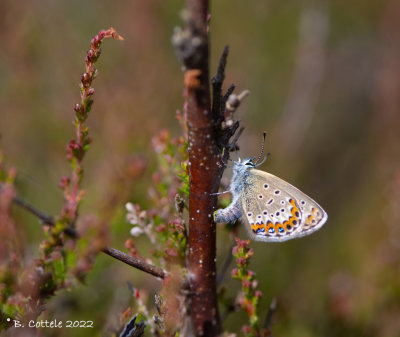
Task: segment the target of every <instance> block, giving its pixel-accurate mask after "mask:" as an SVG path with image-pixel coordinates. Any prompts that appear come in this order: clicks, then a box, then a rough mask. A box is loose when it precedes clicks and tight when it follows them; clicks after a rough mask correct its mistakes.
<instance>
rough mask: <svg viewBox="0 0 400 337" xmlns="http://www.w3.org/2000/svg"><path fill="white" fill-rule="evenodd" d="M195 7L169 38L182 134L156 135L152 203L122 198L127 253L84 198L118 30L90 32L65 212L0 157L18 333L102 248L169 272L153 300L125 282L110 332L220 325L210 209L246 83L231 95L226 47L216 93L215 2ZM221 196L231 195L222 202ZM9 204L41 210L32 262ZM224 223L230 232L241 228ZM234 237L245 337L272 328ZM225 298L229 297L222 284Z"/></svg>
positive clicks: (1, 272) (4, 255)
mask: <svg viewBox="0 0 400 337" xmlns="http://www.w3.org/2000/svg"><path fill="white" fill-rule="evenodd" d="M196 4H197V5H199V6H200V7H197V6H196ZM187 10H188V12H187V13H186V15H184V27H183V29H176V31H175V33H174V36H173V45H174V47H175V49H176V53H177V55H178V57H179V59H180V60H181V61H182V63H183V69H184V86H185V87H184V94H183V96H184V105H183V112H180V111H178V112H177V114H176V120H177V122H178V123H179V124H180V126H181V131H182V135H181V136H178V137H174V136H172V135H171V133H170V132H169V131H168V130H161V131H160V132H159V133H158V134H157V135H155V136H154V137H153V139H152V145H153V150H154V152H155V153H156V156H157V167H156V169H155V170H154V172H153V175H152V185H151V186H150V187H149V188H148V193H149V196H150V207H147V208H144V207H143V206H142V205H141V204H140V203H131V202H128V203H127V204H126V205H125V208H126V221H127V223H129V224H130V225H131V226H132V227H131V229H130V237H128V238H127V239H126V241H125V248H126V250H127V253H124V252H121V251H119V250H117V249H115V248H112V247H108V246H107V244H108V242H109V233H108V232H109V224H108V223H107V220H106V219H104V218H103V219H102V218H100V217H98V216H96V215H93V214H80V206H81V203H82V200H83V199H84V197H85V191H84V189H83V188H82V181H83V179H84V165H83V160H84V158H85V155H86V153H87V151H88V150H89V147H90V143H91V141H92V139H91V137H90V135H89V128H88V126H87V119H88V118H89V117H90V115H91V114H92V113H93V112H92V106H93V102H94V93H95V90H94V88H93V81H94V79H95V78H96V76H97V74H98V70H97V69H96V68H95V67H94V65H95V63H96V61H97V60H98V58H99V57H100V54H101V49H100V46H101V45H102V43H103V42H104V40H105V39H107V38H113V39H117V40H123V38H122V37H121V36H120V35H119V34H118V33H117V32H116V31H115V30H114V29H113V28H109V29H107V30H101V31H100V32H99V33H98V34H97V35H96V36H95V37H94V38H93V39H92V40H91V42H90V48H89V50H88V51H87V54H86V58H85V72H84V73H83V74H82V75H81V81H80V102H79V103H77V104H76V105H75V107H74V121H73V124H74V129H75V137H74V138H73V139H72V140H71V141H69V143H68V145H67V147H66V158H67V160H68V162H69V163H70V166H71V174H70V176H65V177H62V179H61V182H60V184H59V187H60V188H61V189H62V191H63V205H62V208H61V211H60V213H59V214H58V215H57V216H55V217H53V216H50V215H48V214H45V213H44V212H42V211H41V210H39V209H37V208H35V207H34V206H32V205H31V204H29V203H28V202H26V201H25V200H22V199H21V198H20V197H19V196H18V193H17V189H16V187H15V185H14V180H15V176H16V170H15V169H14V168H11V169H8V170H6V169H5V165H4V158H3V156H2V155H0V183H1V185H0V192H1V193H0V219H1V227H0V234H1V236H2V238H3V239H4V241H5V242H6V244H5V245H2V246H1V247H0V258H1V266H0V300H1V308H0V309H1V312H0V322H1V325H0V328H1V329H3V330H7V329H8V330H11V331H12V333H16V334H17V335H18V334H21V331H23V332H22V334H26V335H29V334H35V332H32V331H30V330H29V329H26V330H21V329H20V330H18V329H17V328H16V327H15V322H19V323H18V324H22V323H20V322H24V323H26V322H28V321H30V320H34V321H35V320H37V319H38V317H39V316H40V315H41V314H42V313H43V312H44V311H45V310H46V304H47V302H48V300H49V299H50V298H52V297H55V296H57V294H58V293H59V292H60V291H61V290H63V289H66V290H68V289H71V288H72V287H74V286H75V285H76V284H77V283H78V282H85V279H86V276H87V275H88V273H89V272H90V271H91V270H92V268H93V264H94V262H95V260H96V256H97V255H98V254H99V253H100V252H102V253H105V254H107V255H109V256H111V257H113V258H115V259H117V260H119V261H122V262H124V263H126V264H128V265H130V266H131V267H133V268H136V269H139V270H142V271H144V272H146V273H148V274H150V275H151V276H153V277H156V278H158V279H161V280H162V286H161V288H160V289H159V291H157V292H156V295H155V298H154V301H150V300H148V298H146V296H143V292H142V290H141V289H140V287H138V288H136V284H135V285H134V284H133V283H132V284H129V289H130V292H131V295H132V296H131V303H130V305H129V306H128V307H127V308H126V309H125V310H124V311H123V312H121V314H120V326H119V327H118V328H117V329H115V330H114V331H113V334H114V335H116V334H117V333H120V336H142V335H143V334H144V333H145V331H147V332H148V333H150V334H153V335H156V336H191V335H196V336H217V335H220V334H221V333H222V328H221V320H220V315H219V310H218V295H217V287H218V286H220V285H217V270H216V226H215V223H214V219H213V212H214V211H215V209H216V207H217V197H216V192H217V191H218V188H219V185H220V180H221V177H222V174H223V171H224V169H225V168H226V166H227V162H228V160H229V157H230V152H231V151H236V150H237V148H238V146H237V141H238V139H239V136H240V134H241V132H242V130H243V129H240V130H239V121H237V120H236V119H235V117H234V113H235V111H236V109H237V108H238V107H239V106H240V103H241V101H242V100H243V99H244V98H245V97H246V96H247V95H248V91H243V92H242V93H240V94H239V95H235V94H234V93H233V91H234V89H235V86H234V85H233V84H232V85H230V86H229V88H228V89H227V90H226V92H223V90H222V88H223V82H224V79H225V66H226V62H227V57H228V48H227V47H226V48H225V49H224V52H223V54H222V56H221V59H220V62H219V66H218V69H217V72H216V75H215V76H214V77H213V78H212V80H211V86H212V98H211V90H210V81H209V77H208V76H209V75H208V72H209V55H208V53H209V42H208V20H209V17H208V7H207V1H188V3H187ZM238 130H239V132H237V131H238ZM223 203H225V204H226V203H227V200H226V199H223ZM12 204H16V205H18V206H20V207H22V208H24V209H26V210H27V211H28V212H30V213H32V214H33V215H35V216H36V217H37V218H39V219H40V220H41V222H42V225H43V226H42V228H43V234H44V239H43V241H42V243H41V244H40V245H39V246H38V247H37V250H38V258H36V259H34V260H33V261H32V262H31V263H30V264H29V263H26V261H24V260H23V259H22V256H23V254H24V251H23V249H22V247H20V246H19V241H18V233H17V230H16V228H17V227H16V224H15V221H14V219H13V217H12V211H11V206H12ZM121 207H122V206H121ZM227 229H228V230H230V231H231V232H232V233H234V232H233V230H234V229H235V227H227ZM127 234H128V233H127ZM138 237H145V238H146V240H148V243H149V246H150V249H149V250H148V251H142V250H143V249H139V248H138V245H137V244H136V240H137V238H138ZM236 242H237V246H235V247H234V248H233V257H234V258H235V260H236V265H237V268H236V269H234V270H233V271H232V276H233V278H235V279H237V280H239V281H240V282H241V290H240V293H239V294H238V300H237V303H239V305H236V306H234V310H236V309H239V308H242V309H243V310H245V311H246V312H247V314H248V319H249V323H248V324H247V325H244V326H243V328H242V331H243V333H244V334H245V336H267V335H268V333H269V330H268V329H267V328H263V327H262V326H261V324H260V320H259V300H260V297H261V292H260V291H259V290H258V289H257V280H256V278H255V274H254V273H253V272H251V271H250V270H249V269H248V263H249V259H250V257H251V256H252V254H253V251H252V250H251V249H249V247H248V242H245V241H241V240H239V239H237V240H236ZM229 254H230V252H229ZM228 265H229V264H227V266H228ZM121 286H124V285H121ZM221 289H223V288H221ZM219 294H220V301H221V302H224V301H225V299H226V298H225V299H224V296H222V295H221V294H223V290H221V291H220V292H219ZM228 302H229V300H228ZM227 312H228V311H227ZM13 324H14V325H13ZM224 335H226V336H228V335H229V336H234V335H235V334H229V333H228V332H225V333H224Z"/></svg>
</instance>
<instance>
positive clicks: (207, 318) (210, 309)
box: [173, 0, 221, 336]
mask: <svg viewBox="0 0 400 337" xmlns="http://www.w3.org/2000/svg"><path fill="white" fill-rule="evenodd" d="M207 16H208V0H187V1H186V12H184V21H185V22H184V23H185V26H184V29H183V30H182V31H181V30H177V31H176V32H175V34H174V37H173V44H174V46H175V48H176V51H177V54H178V57H180V58H181V60H182V62H183V64H184V67H185V74H184V82H185V92H184V96H185V106H184V108H185V113H186V116H187V126H188V144H189V147H188V151H189V179H190V191H189V193H190V197H189V256H188V268H189V283H190V300H191V303H190V310H191V318H192V323H193V327H194V330H195V334H196V336H203V335H204V336H217V335H218V334H219V333H220V323H219V315H218V306H217V294H216V264H215V259H216V228H215V223H214V221H213V216H212V215H213V211H214V210H215V208H216V197H215V196H211V195H210V194H211V193H212V192H215V191H216V190H217V189H218V186H219V181H220V177H221V170H220V168H219V167H218V166H217V162H219V160H220V156H219V152H220V151H219V150H218V147H217V132H216V120H215V117H214V114H212V113H211V99H210V86H209V54H208V52H209V50H208V49H209V43H208V32H207V30H208V22H207Z"/></svg>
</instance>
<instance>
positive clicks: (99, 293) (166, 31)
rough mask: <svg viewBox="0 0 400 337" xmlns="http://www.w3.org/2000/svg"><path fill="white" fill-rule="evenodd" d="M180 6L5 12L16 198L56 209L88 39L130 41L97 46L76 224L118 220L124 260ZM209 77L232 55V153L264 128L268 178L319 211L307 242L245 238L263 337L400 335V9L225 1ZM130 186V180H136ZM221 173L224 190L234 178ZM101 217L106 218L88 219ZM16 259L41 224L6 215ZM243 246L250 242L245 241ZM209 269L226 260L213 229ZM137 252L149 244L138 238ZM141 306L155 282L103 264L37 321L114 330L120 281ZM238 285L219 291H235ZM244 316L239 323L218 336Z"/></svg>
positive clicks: (163, 116)
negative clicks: (108, 32) (137, 170)
mask: <svg viewBox="0 0 400 337" xmlns="http://www.w3.org/2000/svg"><path fill="white" fill-rule="evenodd" d="M182 5H183V2H182V1H162V0H159V1H155V0H150V1H119V2H112V1H104V0H96V1H94V0H87V1H76V0H70V1H50V0H45V1H37V0H33V1H32V0H30V1H27V0H24V1H22V0H20V1H12V0H2V1H1V2H0V42H1V48H0V133H1V144H2V147H3V149H4V152H5V156H6V161H7V163H8V165H9V166H15V167H16V168H17V169H18V173H19V176H18V187H19V191H20V195H21V196H22V197H23V198H24V199H26V200H28V201H30V202H31V203H33V204H35V205H36V206H38V207H39V208H40V209H42V210H44V211H46V212H48V213H52V214H57V213H58V211H59V209H60V207H61V204H62V193H61V190H59V189H58V187H57V185H58V182H59V179H60V177H61V176H63V175H66V174H69V166H68V164H67V162H66V159H65V151H64V149H65V145H66V144H67V142H68V141H69V139H70V138H72V135H73V126H72V123H71V121H72V118H73V106H74V104H75V103H77V102H78V100H79V89H78V83H79V80H80V74H81V73H82V72H83V71H84V57H85V53H86V51H87V49H88V47H89V41H90V39H91V38H92V37H93V36H94V35H95V34H96V33H97V32H98V31H99V30H100V29H102V28H108V27H109V26H113V27H114V28H115V29H116V30H117V31H118V32H119V33H120V34H121V35H122V36H123V37H124V38H125V41H123V42H117V41H111V40H107V41H106V42H105V43H104V44H103V46H102V49H103V54H102V56H101V57H100V60H99V62H98V63H97V68H98V69H99V71H100V75H99V77H98V78H97V79H96V81H95V82H94V87H95V89H96V94H95V96H94V99H95V103H94V106H93V109H92V112H91V116H90V118H89V122H88V124H89V127H90V133H91V136H92V138H93V143H92V145H91V149H90V151H89V152H88V155H87V157H86V158H85V163H84V164H85V168H86V175H85V179H84V188H85V189H86V191H87V195H86V197H85V201H84V204H83V207H82V211H81V213H82V214H85V213H97V214H100V215H101V214H103V215H104V216H105V217H109V218H110V219H112V221H111V222H112V233H113V236H112V243H111V245H112V246H115V247H117V248H121V249H122V248H123V244H124V241H125V240H126V238H128V237H129V230H130V225H128V224H127V223H126V222H125V221H124V216H125V210H124V206H123V205H124V203H125V202H127V201H132V202H136V203H140V204H141V205H143V207H146V206H148V192H147V189H148V187H149V186H150V184H151V183H152V182H151V174H152V171H151V170H152V168H153V167H154V165H155V154H154V152H153V151H152V149H151V138H152V137H153V136H154V135H156V134H157V133H158V132H159V130H160V129H162V128H169V129H170V130H171V132H172V133H173V134H174V135H179V134H180V129H179V125H178V123H177V121H176V119H175V117H174V116H175V111H176V110H177V109H181V107H182V87H183V80H182V72H181V69H180V63H179V62H178V61H177V59H176V58H175V55H174V52H173V49H172V46H171V43H170V40H171V35H172V32H173V28H174V26H176V25H180V24H181V20H180V18H179V12H180V10H181V8H182ZM211 15H212V17H211V28H210V34H211V54H212V64H211V69H212V73H213V72H214V71H215V69H216V65H217V62H218V58H219V55H220V54H221V52H222V50H223V47H224V46H225V44H228V45H229V46H230V56H229V59H228V67H227V79H226V82H225V84H226V87H227V86H228V85H229V84H230V83H232V82H233V83H235V84H236V85H237V90H238V92H239V91H241V90H244V89H249V90H250V91H251V95H250V97H249V98H247V99H246V101H245V102H244V103H243V105H242V106H241V108H240V109H239V111H238V112H237V115H236V116H237V118H240V119H241V120H242V125H243V126H245V127H246V130H245V132H244V133H243V135H242V137H241V139H240V145H241V151H240V155H241V156H242V157H248V156H252V155H255V154H257V153H258V151H259V148H260V143H261V136H262V132H263V131H264V130H266V131H267V133H268V136H267V144H266V148H267V151H268V152H271V157H270V158H269V159H268V161H267V162H266V163H265V164H264V165H263V167H262V169H264V170H268V171H269V172H271V173H274V174H276V175H278V176H280V177H281V178H283V179H285V180H287V181H289V182H291V183H293V184H294V185H296V186H298V187H299V188H300V189H301V190H303V191H304V192H306V193H307V194H309V195H310V196H311V197H313V198H314V199H316V200H317V201H318V202H319V203H320V204H321V205H322V206H323V207H324V208H325V210H326V211H327V213H328V215H329V220H328V222H327V224H326V225H325V226H324V227H323V228H322V230H320V231H319V232H317V233H315V234H313V235H312V236H310V237H306V238H302V239H300V240H293V241H289V242H287V243H282V244H264V243H254V242H252V243H251V246H252V247H253V248H254V249H255V255H254V257H253V258H252V262H251V268H252V269H253V270H254V271H255V272H256V273H257V275H258V279H259V281H260V286H259V287H260V290H261V291H262V292H263V294H264V296H263V299H262V303H261V305H262V312H263V313H264V314H265V312H266V311H267V308H268V306H269V303H270V302H271V299H272V298H273V297H277V300H278V308H277V312H276V313H275V316H274V319H273V325H272V331H273V333H274V336H284V337H288V336H296V337H303V336H304V337H308V336H383V337H386V336H387V337H389V336H399V335H400V240H399V239H400V206H399V205H400V192H399V191H400V165H399V162H400V159H399V158H400V157H399V154H400V153H399V152H400V146H399V145H400V143H399V137H400V136H399V135H400V132H399V131H400V20H399V19H398V18H399V15H400V2H398V1H396V0H391V1H389V0H388V1H383V0H382V1H378V0H371V1H343V0H334V1H278V0H270V1H268V0H263V1H261V0H253V1H239V0H230V1H229V0H219V1H214V2H212V4H211ZM137 161H141V162H144V163H145V165H147V170H146V171H145V173H144V176H143V177H142V178H141V179H140V181H137V182H135V184H134V185H133V186H132V187H131V188H130V189H129V190H128V191H126V190H125V191H123V192H122V190H123V189H122V188H121V195H118V196H119V198H117V199H115V200H117V201H118V202H119V204H118V205H113V206H116V207H117V209H119V214H117V215H116V216H114V215H111V214H106V213H107V211H104V209H107V207H108V206H110V203H111V204H112V202H113V201H115V200H114V199H112V198H110V191H111V190H115V185H116V184H118V183H119V184H120V185H121V187H123V184H121V179H122V181H123V177H124V175H125V174H126V172H127V171H126V170H128V172H131V173H132V171H129V167H130V166H132V165H133V166H135V163H136V162H137ZM132 174H134V173H132ZM229 174H230V173H229V172H227V175H226V178H224V179H225V182H229V180H228V179H229ZM99 205H102V209H103V211H102V212H103V213H99V210H98V208H99ZM15 211H16V213H17V215H16V216H17V217H18V219H19V221H18V225H19V226H21V227H20V228H21V232H24V231H26V233H28V234H27V235H26V237H25V238H23V240H24V242H25V249H26V252H27V259H30V258H33V257H34V253H35V249H36V248H35V247H36V246H37V243H38V242H40V240H41V238H42V232H41V231H40V230H39V229H38V222H37V220H36V219H33V218H32V217H31V216H30V215H27V214H26V213H24V212H21V211H18V210H15ZM240 236H241V238H245V237H246V233H245V231H244V230H241V231H240ZM218 238H219V246H218V253H219V259H218V261H217V263H218V265H219V266H220V265H221V264H222V261H223V259H224V257H225V256H226V255H227V254H228V248H229V243H228V242H229V240H228V236H227V233H226V232H225V230H224V229H223V227H220V228H219V229H218ZM141 245H142V246H143V247H145V246H146V242H145V241H143V242H142V243H141ZM128 280H130V281H132V282H133V284H134V285H135V286H137V287H139V288H143V289H144V290H143V294H145V295H144V296H146V294H147V293H148V294H149V298H150V300H151V297H152V296H153V294H154V292H155V291H156V290H157V289H158V288H159V286H160V284H159V282H158V281H156V280H153V279H152V278H151V277H149V276H146V275H144V274H143V273H140V272H137V271H135V270H132V269H131V268H129V267H127V266H126V265H123V264H121V263H119V262H117V261H114V260H112V259H111V258H109V257H108V256H105V255H100V256H99V257H98V260H97V262H96V266H95V268H94V270H93V272H92V273H91V274H90V275H89V277H88V279H87V282H86V285H82V286H79V287H77V288H74V289H73V290H72V291H71V292H66V291H65V292H62V293H61V294H59V296H57V297H56V298H54V299H53V300H52V301H51V302H50V303H49V309H50V311H49V313H48V314H47V315H48V317H55V318H57V319H64V320H66V319H79V320H89V319H92V320H94V321H95V326H96V329H95V331H94V330H90V331H88V330H84V329H74V331H72V332H71V331H70V330H65V331H63V332H61V331H55V330H52V329H44V330H43V331H42V333H43V336H52V335H54V336H55V335H57V336H70V335H72V334H73V335H74V336H86V335H92V334H93V333H95V332H96V333H97V332H99V333H101V334H103V335H107V333H108V332H109V331H112V330H113V327H116V326H118V320H119V314H120V313H121V312H122V311H123V310H124V309H125V308H126V306H127V305H128V303H129V297H130V293H129V290H128V288H127V286H126V281H128ZM237 286H238V285H237V284H236V283H235V282H234V281H229V283H228V288H229V292H230V293H231V294H232V295H233V294H234V293H235V291H236V290H237ZM245 321H246V318H245V316H244V315H243V314H242V313H241V314H232V315H231V316H229V317H228V319H226V320H225V321H224V327H225V328H226V329H227V330H229V331H231V332H238V331H239V329H240V326H241V325H242V324H244V323H245Z"/></svg>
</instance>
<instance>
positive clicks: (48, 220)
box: [0, 186, 166, 279]
mask: <svg viewBox="0 0 400 337" xmlns="http://www.w3.org/2000/svg"><path fill="white" fill-rule="evenodd" d="M0 188H1V186H0ZM13 202H14V203H15V204H16V205H18V206H20V207H22V208H23V209H25V210H27V211H28V212H29V213H31V214H33V215H34V216H36V217H37V218H38V219H40V220H41V221H42V222H43V223H44V224H46V225H49V226H54V225H55V221H54V219H53V217H52V216H50V215H48V214H46V213H44V212H42V211H40V210H39V209H37V208H36V207H34V206H32V205H31V204H29V203H27V202H26V201H24V200H22V199H21V198H19V197H18V196H15V197H14V198H13ZM64 233H65V234H67V235H69V236H71V237H73V238H78V237H79V235H78V233H77V231H76V230H75V229H73V228H66V229H65V230H64ZM102 252H103V253H105V254H107V255H109V256H111V257H113V258H115V259H117V260H119V261H121V262H124V263H126V264H128V265H130V266H131V267H134V268H136V269H139V270H142V271H144V272H145V273H148V274H150V275H153V276H155V277H158V278H161V279H164V278H165V276H166V272H165V270H163V269H162V268H160V267H157V266H154V265H152V264H150V263H147V262H144V261H142V260H139V259H137V258H134V257H132V256H130V255H128V254H125V253H123V252H121V251H119V250H118V249H115V248H111V247H105V248H103V249H102Z"/></svg>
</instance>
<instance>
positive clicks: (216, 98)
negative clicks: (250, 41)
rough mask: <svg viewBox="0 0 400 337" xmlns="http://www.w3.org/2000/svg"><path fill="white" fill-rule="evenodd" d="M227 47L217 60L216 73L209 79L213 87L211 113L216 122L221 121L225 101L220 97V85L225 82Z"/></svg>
mask: <svg viewBox="0 0 400 337" xmlns="http://www.w3.org/2000/svg"><path fill="white" fill-rule="evenodd" d="M228 53H229V47H228V46H225V48H224V51H223V53H222V55H221V58H220V60H219V65H218V69H217V73H216V74H215V76H214V77H213V78H212V79H211V83H212V87H213V100H212V113H213V116H215V118H216V119H217V120H222V118H223V115H222V114H221V110H223V109H222V107H223V106H224V105H225V101H224V100H223V97H222V84H223V82H224V80H225V67H226V60H227V58H228Z"/></svg>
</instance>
